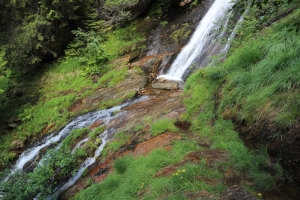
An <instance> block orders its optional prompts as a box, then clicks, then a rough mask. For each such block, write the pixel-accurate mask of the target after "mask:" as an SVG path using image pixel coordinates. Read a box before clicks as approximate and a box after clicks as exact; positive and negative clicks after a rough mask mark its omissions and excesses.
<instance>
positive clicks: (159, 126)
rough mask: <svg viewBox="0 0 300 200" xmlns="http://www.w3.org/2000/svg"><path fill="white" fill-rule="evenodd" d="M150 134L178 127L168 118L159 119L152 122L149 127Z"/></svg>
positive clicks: (173, 129)
mask: <svg viewBox="0 0 300 200" xmlns="http://www.w3.org/2000/svg"><path fill="white" fill-rule="evenodd" d="M150 131H151V134H152V136H158V135H160V134H162V133H164V132H166V131H171V132H176V131H178V129H177V128H176V127H175V126H174V124H173V122H171V121H170V120H169V119H166V118H165V119H160V120H158V121H156V122H154V123H153V124H152V125H151V128H150Z"/></svg>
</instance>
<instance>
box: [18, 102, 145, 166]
mask: <svg viewBox="0 0 300 200" xmlns="http://www.w3.org/2000/svg"><path fill="white" fill-rule="evenodd" d="M145 98H147V97H141V98H139V99H136V100H133V101H130V102H127V103H124V104H123V105H121V106H116V107H113V108H110V109H105V110H99V111H96V112H91V113H87V114H85V115H81V116H79V117H77V118H75V119H74V120H72V121H71V122H69V123H68V124H67V125H66V126H65V127H64V128H63V129H62V130H61V131H60V132H59V133H58V134H55V133H52V134H50V135H49V136H47V137H46V138H44V139H43V140H41V142H39V143H38V144H37V145H35V146H33V147H32V148H30V149H27V150H26V151H24V152H23V153H22V154H21V155H20V157H19V159H18V160H17V161H16V164H15V165H14V168H15V169H20V170H22V169H24V166H25V165H26V164H27V163H28V162H30V161H33V160H34V159H35V158H36V157H37V156H38V155H39V153H40V152H41V150H43V149H45V148H47V147H49V146H50V145H52V144H54V143H57V142H60V141H61V140H62V139H64V138H65V137H66V136H68V135H69V134H70V132H71V131H72V130H75V129H81V128H85V127H88V126H90V125H91V124H93V123H94V122H96V121H98V120H103V123H104V124H107V123H108V122H110V121H111V120H112V119H113V118H115V117H116V116H117V115H115V116H114V113H115V112H116V111H120V110H121V109H122V108H124V107H126V106H128V105H131V104H135V103H137V102H139V101H143V100H145Z"/></svg>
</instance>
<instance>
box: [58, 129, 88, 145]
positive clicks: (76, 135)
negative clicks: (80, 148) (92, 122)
mask: <svg viewBox="0 0 300 200" xmlns="http://www.w3.org/2000/svg"><path fill="white" fill-rule="evenodd" d="M89 132H90V130H89V129H88V128H82V129H76V130H73V131H71V133H70V134H69V135H68V136H67V137H66V138H65V139H64V141H63V143H62V146H63V148H71V147H72V146H73V145H74V143H75V142H76V141H77V140H78V139H80V138H82V137H84V136H86V135H88V133H89Z"/></svg>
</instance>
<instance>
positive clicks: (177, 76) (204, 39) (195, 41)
mask: <svg viewBox="0 0 300 200" xmlns="http://www.w3.org/2000/svg"><path fill="white" fill-rule="evenodd" d="M232 6H233V2H232V0H215V2H214V3H213V5H212V6H211V7H210V9H209V10H208V11H207V13H206V14H205V16H204V17H203V19H202V20H201V21H200V23H199V25H198V26H197V28H196V31H195V32H194V33H193V35H192V37H191V39H190V41H189V42H188V44H187V45H186V46H185V47H184V48H183V50H182V51H181V52H180V53H179V55H178V56H177V58H176V59H175V61H174V62H173V64H172V65H171V67H170V69H169V70H168V72H167V73H166V74H164V75H160V76H159V77H158V78H164V79H168V80H174V81H182V79H183V75H184V73H185V71H186V70H187V69H188V68H189V67H192V66H193V64H197V63H198V62H197V59H199V57H201V56H202V54H204V53H205V51H206V50H207V48H208V46H209V45H210V44H211V43H212V42H213V40H214V39H215V38H216V37H217V34H216V30H219V29H220V27H221V25H222V24H221V23H218V22H220V21H221V20H222V19H225V18H226V17H227V18H226V19H225V22H224V26H227V24H228V18H229V16H226V14H227V13H228V11H229V10H230V9H231V8H232ZM221 34H222V33H221Z"/></svg>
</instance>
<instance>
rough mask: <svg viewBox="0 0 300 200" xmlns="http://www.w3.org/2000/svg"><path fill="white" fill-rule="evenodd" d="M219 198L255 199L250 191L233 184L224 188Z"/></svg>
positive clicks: (226, 199) (224, 199)
mask: <svg viewBox="0 0 300 200" xmlns="http://www.w3.org/2000/svg"><path fill="white" fill-rule="evenodd" d="M219 199H220V200H257V198H256V197H254V196H253V195H252V194H251V193H250V192H248V191H247V190H245V189H244V188H242V187H240V186H237V185H234V186H232V187H231V188H229V189H227V190H225V191H224V192H222V193H221V195H220V198H219Z"/></svg>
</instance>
